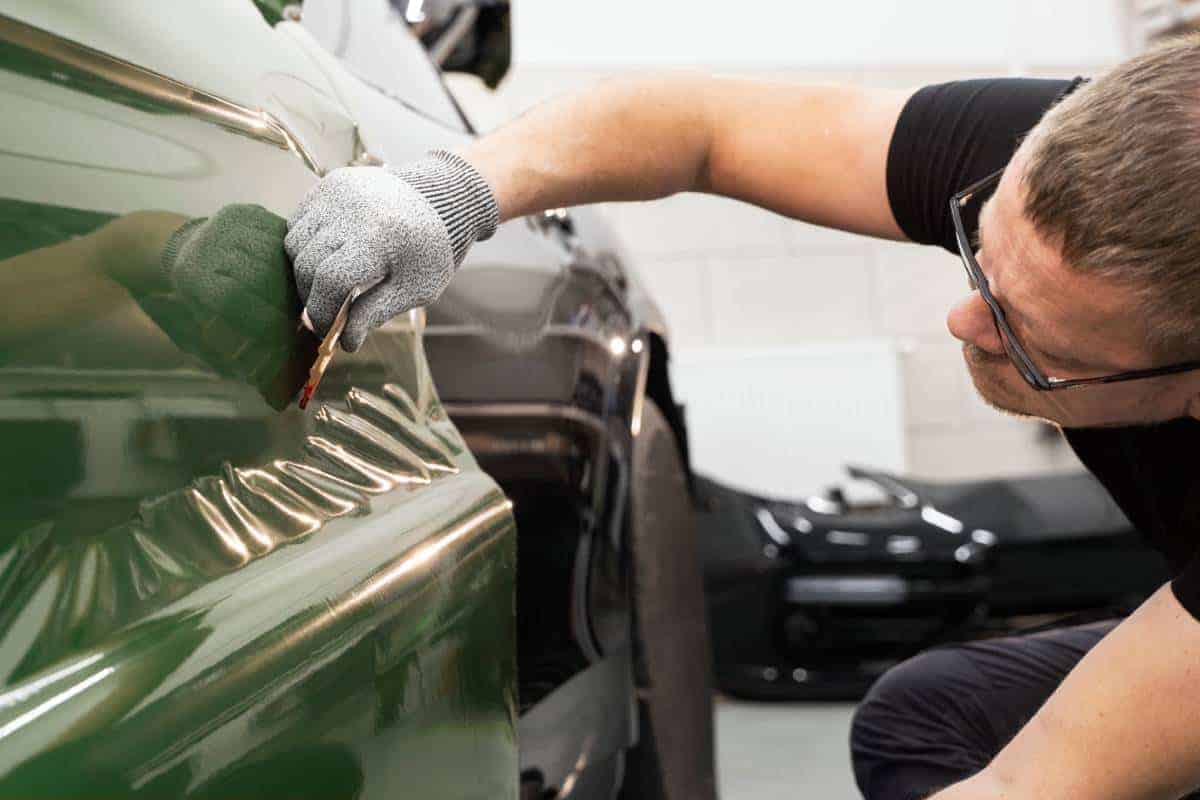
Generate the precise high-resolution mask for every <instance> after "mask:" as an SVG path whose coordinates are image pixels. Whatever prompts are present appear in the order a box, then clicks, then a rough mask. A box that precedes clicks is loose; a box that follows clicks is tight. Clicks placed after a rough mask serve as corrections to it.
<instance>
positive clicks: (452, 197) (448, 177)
mask: <svg viewBox="0 0 1200 800" xmlns="http://www.w3.org/2000/svg"><path fill="white" fill-rule="evenodd" d="M389 171H390V172H391V173H392V174H393V175H395V176H396V177H398V178H400V179H401V180H403V181H404V182H405V183H407V184H408V185H409V186H411V187H413V188H414V189H416V190H417V192H418V193H419V194H420V195H421V196H422V197H424V198H425V200H426V201H427V202H428V203H429V205H431V206H433V210H434V211H436V212H437V215H438V216H439V217H440V218H441V220H442V223H443V224H444V225H445V226H446V232H447V233H448V234H449V236H450V249H451V250H453V251H454V266H455V268H457V267H458V265H459V264H461V263H462V260H463V258H464V257H465V256H466V254H467V249H468V248H469V247H470V246H471V244H472V243H473V242H477V241H483V240H484V239H488V238H491V236H492V234H493V233H495V232H496V226H497V225H498V224H499V223H500V207H499V205H497V204H496V197H495V195H494V194H493V193H492V187H491V186H489V185H488V182H487V181H486V180H485V179H484V177H483V176H482V175H480V174H479V172H478V171H477V170H476V169H475V168H474V167H473V166H471V163H470V162H469V161H467V160H466V159H465V158H463V157H462V156H459V155H456V154H455V153H451V152H449V151H447V150H433V151H431V152H430V153H429V155H428V156H426V157H425V158H423V159H421V160H420V161H414V162H413V163H411V164H405V165H404V166H402V167H398V168H395V169H389Z"/></svg>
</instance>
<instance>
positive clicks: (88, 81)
mask: <svg viewBox="0 0 1200 800" xmlns="http://www.w3.org/2000/svg"><path fill="white" fill-rule="evenodd" d="M104 5H105V6H106V7H105V8H104V9H101V10H97V8H95V7H92V6H89V5H88V4H84V3H67V2H57V3H49V4H43V3H32V2H30V3H18V2H13V3H4V4H2V5H0V107H3V108H4V109H5V117H6V119H5V122H4V123H3V128H2V130H0V187H3V188H0V290H2V291H3V294H0V309H2V310H0V442H3V453H4V457H3V461H2V462H0V502H2V504H3V505H2V508H3V512H2V515H0V796H3V797H61V796H77V797H87V796H97V797H98V796H105V797H113V796H147V797H233V796H255V797H272V796H279V797H283V796H287V797H306V796H311V797H345V798H350V797H381V796H390V797H407V796H412V797H455V798H472V797H478V798H484V797H486V798H505V797H516V794H517V744H516V734H515V726H516V697H515V693H516V690H515V686H516V683H515V681H516V675H515V651H514V648H515V629H514V624H515V622H514V613H515V610H514V596H515V595H514V592H515V567H516V564H515V542H516V531H515V526H514V523H513V516H512V506H511V503H510V502H509V501H508V499H507V498H506V497H505V496H504V495H503V493H502V492H501V491H500V490H499V488H498V487H497V485H496V484H495V482H494V481H493V480H492V479H491V478H490V477H488V476H487V475H486V474H485V473H484V472H483V471H481V470H480V468H479V466H478V465H477V463H476V461H475V459H474V458H473V456H472V455H471V453H470V452H469V450H468V449H467V447H466V446H465V444H464V441H463V439H462V438H461V437H460V435H459V433H458V431H457V430H456V428H455V427H454V425H453V424H452V423H451V422H450V420H449V418H448V416H447V415H446V412H445V411H444V409H443V408H442V406H441V404H440V402H439V400H438V396H437V392H436V391H435V387H434V385H433V382H432V380H431V378H430V372H429V368H428V365H427V363H426V360H425V351H424V347H423V343H422V329H423V324H424V318H423V316H422V314H421V313H420V312H412V313H410V314H409V315H407V317H406V318H403V319H401V320H399V321H397V322H396V323H394V324H392V325H391V326H389V327H388V328H386V329H384V330H382V331H380V332H378V333H377V334H376V335H374V336H372V337H371V338H370V339H369V340H368V342H367V343H366V345H364V347H363V348H362V349H361V350H360V351H359V352H357V353H354V354H344V353H343V354H339V355H338V357H337V358H335V360H334V362H333V366H332V368H331V369H330V371H329V373H328V374H327V375H326V376H325V380H324V382H323V383H322V384H321V386H320V388H319V389H318V392H317V396H316V398H315V401H314V403H313V404H312V405H311V406H310V407H309V410H308V411H307V412H302V411H300V410H299V409H298V408H297V407H296V405H295V403H294V401H293V398H294V396H295V392H296V390H297V389H298V388H299V386H300V383H301V382H302V381H303V380H304V377H305V375H306V372H307V368H308V365H309V364H310V363H311V359H312V355H313V351H314V346H315V342H314V340H313V338H312V336H311V334H308V333H307V332H306V331H303V330H302V329H299V328H298V327H297V326H296V325H295V321H296V319H297V318H298V312H299V301H298V299H297V297H296V291H295V287H294V286H293V285H292V284H291V283H290V270H288V269H286V264H285V262H281V261H279V259H278V257H277V256H270V255H264V253H265V252H266V251H261V252H260V251H258V250H255V248H254V247H253V246H251V245H250V244H247V243H246V241H245V240H242V239H238V238H237V237H232V238H231V239H230V243H229V244H227V247H229V248H231V249H230V250H228V251H226V252H223V251H222V250H221V249H220V248H221V245H220V244H219V243H218V244H213V243H212V242H208V244H207V245H206V247H208V250H207V251H206V257H207V258H209V259H211V261H212V263H217V264H222V263H229V264H241V265H245V264H247V263H249V264H251V265H252V266H253V268H252V270H251V272H253V271H254V270H258V273H257V277H256V278H255V279H254V280H249V279H247V280H245V281H243V282H242V283H239V282H238V280H231V281H227V282H225V283H222V284H220V285H216V284H214V285H212V286H208V287H207V288H202V289H201V290H200V291H208V292H211V296H207V297H204V298H202V300H203V302H200V303H198V302H197V301H196V298H195V296H193V295H190V294H188V293H187V292H182V291H179V290H177V289H176V288H173V287H172V284H171V283H170V281H169V280H164V277H163V273H164V270H166V269H167V268H168V267H166V266H164V264H167V263H168V262H169V260H170V257H169V255H168V256H167V257H166V259H164V253H165V252H168V251H169V248H168V244H169V243H171V242H174V241H176V238H175V237H176V234H177V233H178V232H179V231H180V230H181V229H184V228H186V226H185V223H187V222H188V221H189V220H193V219H197V218H205V219H210V220H220V219H224V218H225V217H228V216H229V215H230V214H232V215H234V216H236V215H237V214H239V213H242V212H239V211H237V209H249V210H248V211H245V212H244V213H245V214H248V215H250V217H251V218H252V219H253V220H255V222H254V226H257V227H253V226H252V227H253V230H254V231H256V232H257V233H256V234H255V235H256V236H259V237H260V238H259V239H254V241H260V240H261V237H263V236H266V237H269V236H271V235H274V234H272V230H278V232H279V233H278V235H279V236H282V230H283V229H282V228H281V227H280V226H282V220H281V219H280V218H279V216H278V215H283V214H286V213H288V212H289V211H290V209H291V208H292V207H294V205H295V203H296V202H297V201H298V200H299V198H300V197H301V196H302V195H303V193H304V191H305V190H306V189H307V187H308V186H309V185H311V183H312V182H313V180H314V179H315V175H314V171H316V172H320V171H324V170H326V169H329V168H332V167H334V166H339V165H341V164H345V163H350V162H351V161H353V160H354V159H355V158H358V157H360V156H361V155H362V153H363V150H364V147H365V145H364V143H363V142H362V141H361V139H360V137H359V135H358V132H357V130H356V129H355V127H354V125H353V124H350V123H348V120H350V119H352V118H353V114H352V113H351V112H352V110H353V106H354V101H353V99H351V100H348V101H345V102H343V101H344V100H345V98H346V93H345V92H343V91H340V90H335V89H334V87H333V82H332V80H331V79H330V78H329V77H328V75H327V73H326V72H324V71H322V69H321V67H320V64H319V62H318V61H317V60H316V59H314V58H312V57H310V56H309V55H307V54H306V53H305V52H304V48H303V47H302V46H301V45H302V44H303V42H302V41H301V39H302V35H301V34H297V33H296V32H295V31H293V32H292V33H291V34H285V33H284V32H282V30H281V29H282V28H283V27H285V26H287V25H288V24H289V23H286V22H284V23H281V25H279V26H276V27H272V26H270V25H268V24H267V22H266V21H265V20H264V18H263V16H262V15H261V14H260V13H259V12H258V11H257V10H256V9H255V7H254V5H252V4H251V3H250V2H245V3H236V2H217V3H211V4H202V5H203V6H204V8H202V9H193V8H186V9H184V8H181V9H179V10H178V11H169V12H163V11H162V10H161V7H160V6H159V5H158V4H151V3H143V2H136V3H129V4H124V3H123V4H121V6H120V8H119V9H118V8H115V7H112V6H108V4H104ZM189 5H190V4H189ZM150 9H156V10H157V11H156V13H153V14H152V13H151V12H150ZM139 11H140V12H144V13H145V14H146V15H147V17H146V19H148V20H151V19H159V20H160V21H159V22H157V23H151V22H147V23H146V26H147V29H146V30H139V29H137V28H135V27H130V26H129V25H124V26H123V25H122V24H121V23H122V21H124V22H129V21H130V20H136V19H138V16H137V14H138V13H139ZM171 17H174V19H169V18H171ZM160 18H168V20H169V22H170V25H171V26H173V27H174V28H175V29H177V30H178V29H182V30H187V31H188V36H187V37H186V39H184V38H178V39H177V40H169V41H162V42H159V43H158V46H157V49H156V48H155V46H152V44H147V43H146V41H145V40H146V38H147V36H146V35H147V34H148V33H152V32H153V31H152V30H149V28H150V27H153V24H158V25H160V26H161V25H163V24H165V23H162V22H161V19H160ZM188 26H205V27H204V30H202V31H197V30H195V29H194V28H189V27H188ZM222 37H224V39H222ZM196 41H200V42H205V41H207V46H208V47H209V48H211V49H213V50H220V49H221V48H222V47H225V46H229V47H231V48H232V47H238V48H241V50H242V51H243V52H245V51H246V48H250V51H251V55H250V56H248V57H247V59H243V60H242V61H241V62H239V63H238V64H237V65H236V68H235V67H234V66H230V65H224V66H222V67H219V68H218V67H213V68H212V70H211V71H212V75H213V77H212V80H211V81H206V80H202V79H199V78H198V77H197V76H198V75H203V74H204V65H205V63H206V62H205V61H204V59H205V58H209V59H210V60H211V58H212V54H211V53H198V52H190V51H189V50H188V49H187V46H186V45H187V42H196ZM263 65H267V66H263ZM314 120H316V122H313V121H314ZM413 124H414V125H418V124H423V123H419V122H414V123H413ZM429 125H430V127H429V130H430V131H431V132H436V135H435V133H430V135H429V136H424V135H416V136H414V137H413V138H414V141H418V142H420V143H421V144H420V146H421V147H422V148H423V147H425V146H429V145H430V141H429V140H430V138H434V139H437V138H439V137H440V141H435V142H433V144H445V143H448V142H452V141H454V140H455V139H454V137H455V136H456V135H457V134H454V133H452V132H450V131H448V130H446V129H445V126H441V127H438V126H434V125H433V124H432V123H429ZM417 146H418V145H417V144H414V145H413V147H417ZM229 208H233V209H234V211H232V212H230V211H228V210H224V211H223V209H229ZM223 214H224V215H225V217H223V216H222V215H223ZM192 224H194V223H192ZM272 226H274V228H273V227H272ZM275 251H276V252H278V248H276V249H275Z"/></svg>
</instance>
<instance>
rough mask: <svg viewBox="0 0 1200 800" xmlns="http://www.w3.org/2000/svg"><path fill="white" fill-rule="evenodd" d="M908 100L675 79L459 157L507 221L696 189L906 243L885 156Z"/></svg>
mask: <svg viewBox="0 0 1200 800" xmlns="http://www.w3.org/2000/svg"><path fill="white" fill-rule="evenodd" d="M910 95H911V92H910V91H896V90H881V89H865V88H860V87H853V86H832V85H814V84H797V83H773V82H766V81H758V80H746V79H740V78H721V77H711V76H705V75H692V74H670V75H656V76H646V77H636V78H621V79H615V80H610V81H607V82H604V83H601V84H599V85H597V86H595V87H594V88H591V89H589V90H586V91H584V92H580V93H577V94H574V95H570V96H567V97H563V98H559V99H556V100H553V101H550V102H548V103H545V104H543V105H541V106H538V107H536V108H534V109H532V110H531V111H529V112H528V113H527V114H525V115H524V116H522V117H520V118H519V119H517V120H515V121H514V122H512V123H510V124H509V125H507V126H505V127H503V128H501V129H500V130H498V131H496V132H494V133H492V134H490V135H488V136H485V137H483V138H482V139H479V140H477V141H475V142H473V143H472V144H471V145H469V146H468V147H466V148H465V149H464V150H463V155H464V156H465V157H466V158H467V159H468V160H469V161H471V162H472V164H473V165H474V166H475V167H476V168H477V169H478V170H479V171H480V172H481V173H482V174H483V175H484V177H485V178H487V180H488V182H489V183H490V184H491V186H492V187H493V189H494V191H495V193H496V197H497V201H498V202H499V205H500V214H501V218H502V219H511V218H513V217H518V216H522V215H524V214H530V213H533V212H536V211H540V210H543V209H547V208H554V207H558V206H568V205H579V204H583V203H594V202H605V201H614V200H649V199H653V198H658V197H665V196H667V195H670V194H674V193H676V192H684V191H701V192H710V193H713V194H719V195H725V196H728V197H734V198H738V199H741V200H746V201H748V202H751V203H755V204H757V205H760V206H762V207H764V208H768V209H770V210H772V211H776V212H779V213H781V214H786V215H788V216H791V217H795V218H797V219H802V220H805V221H808V222H814V223H817V224H821V225H826V226H830V227H835V228H842V229H844V230H850V231H855V232H858V233H866V234H871V235H875V236H882V237H887V238H895V239H899V238H903V236H902V234H901V232H900V230H899V228H898V226H897V225H896V221H895V219H894V218H893V216H892V212H891V208H890V206H889V204H888V198H887V184H886V167H887V150H888V145H889V143H890V141H891V137H892V132H893V130H894V129H895V125H896V120H897V118H898V117H899V114H900V111H901V109H902V108H903V106H904V103H905V101H906V100H907V99H908V97H909V96H910Z"/></svg>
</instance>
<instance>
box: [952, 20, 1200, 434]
mask: <svg viewBox="0 0 1200 800" xmlns="http://www.w3.org/2000/svg"><path fill="white" fill-rule="evenodd" d="M978 261H979V264H980V267H981V268H982V270H983V272H984V274H985V275H986V276H987V278H988V283H989V286H990V287H991V289H992V291H993V294H995V295H996V298H997V300H998V301H999V303H1000V305H1001V307H1003V308H1004V310H1005V312H1006V314H1007V316H1008V319H1009V322H1010V323H1011V325H1012V327H1013V329H1014V332H1015V333H1016V335H1017V337H1018V338H1019V340H1020V341H1021V344H1022V345H1023V346H1024V347H1025V349H1026V350H1028V351H1029V354H1030V356H1031V357H1032V359H1033V360H1034V362H1035V363H1036V364H1037V365H1038V366H1039V367H1040V368H1041V369H1042V370H1043V371H1044V372H1045V373H1047V374H1048V375H1051V376H1054V377H1063V378H1081V377H1094V376H1097V375H1103V374H1109V373H1115V372H1122V371H1126V370H1134V369H1144V368H1149V367H1156V366H1162V365H1165V364H1171V363H1175V362H1179V361H1185V360H1190V359H1196V358H1200V38H1196V37H1188V38H1184V39H1179V40H1176V41H1174V42H1171V43H1168V44H1166V45H1164V46H1162V47H1159V48H1157V49H1155V50H1154V51H1151V52H1150V53H1147V54H1145V55H1143V56H1140V57H1138V58H1135V59H1133V60H1131V61H1128V62H1125V63H1124V64H1121V65H1120V66H1118V67H1116V68H1115V69H1113V70H1112V71H1111V72H1109V73H1106V74H1105V75H1103V76H1101V77H1099V78H1097V79H1096V80H1094V81H1092V82H1091V83H1089V84H1087V85H1085V86H1082V87H1080V88H1079V89H1078V90H1076V91H1075V92H1074V93H1073V94H1072V95H1070V96H1069V97H1067V98H1066V99H1065V100H1063V101H1062V102H1061V103H1060V104H1059V105H1058V106H1056V107H1055V108H1054V109H1052V110H1051V111H1050V112H1049V113H1047V115H1046V116H1045V117H1044V118H1043V119H1042V121H1041V122H1040V123H1039V124H1038V125H1037V127H1035V128H1034V130H1033V131H1031V132H1030V134H1029V136H1028V137H1027V138H1026V140H1025V142H1024V143H1023V144H1022V146H1021V148H1020V150H1019V151H1018V152H1017V154H1016V155H1015V156H1014V158H1013V160H1012V162H1011V163H1010V164H1009V166H1008V168H1007V169H1006V170H1005V173H1004V176H1003V178H1002V179H1001V182H1000V185H999V186H998V187H997V189H996V191H995V194H994V195H993V197H992V199H991V200H990V201H989V202H988V203H987V204H986V205H985V207H984V209H983V212H982V213H981V216H980V241H979V251H978ZM948 324H949V327H950V330H951V332H952V333H953V334H954V335H955V336H957V337H958V338H959V339H961V340H963V342H964V343H965V346H964V352H965V355H966V358H967V362H968V366H969V367H970V370H971V375H972V378H973V379H974V381H975V384H976V387H977V388H978V389H979V391H980V393H981V394H982V395H983V396H984V398H985V399H986V400H988V401H989V402H991V403H993V404H994V405H996V406H998V407H1000V408H1002V409H1004V410H1008V411H1013V412H1016V413H1021V414H1030V415H1034V416H1039V417H1044V418H1046V419H1051V420H1054V421H1056V422H1059V423H1062V424H1064V425H1068V426H1093V425H1119V424H1130V423H1138V422H1152V421H1159V420H1165V419H1171V418H1173V417H1178V416H1189V415H1190V416H1198V417H1200V373H1196V372H1191V373H1184V374H1181V375H1172V376H1166V377H1159V378H1149V379H1144V380H1138V381H1132V382H1128V383H1116V384H1108V385H1100V386H1094V387H1086V388H1080V389H1068V390H1063V391H1055V392H1039V391H1036V390H1034V389H1032V388H1031V387H1029V386H1028V385H1027V384H1026V383H1025V382H1024V381H1023V380H1022V379H1021V377H1020V376H1019V375H1018V373H1017V371H1016V369H1015V368H1014V367H1013V366H1012V364H1011V362H1010V361H1009V360H1008V358H1007V356H1006V355H1005V352H1004V348H1003V345H1002V343H1001V340H1000V338H999V335H998V334H997V332H996V329H995V327H994V325H993V323H992V319H991V315H990V312H989V310H988V308H987V306H986V304H985V303H984V301H983V299H982V298H981V297H980V296H979V294H978V293H977V292H976V293H972V294H971V295H969V296H968V297H967V298H965V299H964V300H963V301H962V302H960V303H959V304H958V305H957V306H955V308H954V309H953V310H952V311H951V312H950V316H949V319H948Z"/></svg>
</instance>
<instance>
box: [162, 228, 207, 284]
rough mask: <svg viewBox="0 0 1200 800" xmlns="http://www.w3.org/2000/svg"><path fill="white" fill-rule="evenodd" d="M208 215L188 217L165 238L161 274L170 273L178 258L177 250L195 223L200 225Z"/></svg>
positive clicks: (180, 248)
mask: <svg viewBox="0 0 1200 800" xmlns="http://www.w3.org/2000/svg"><path fill="white" fill-rule="evenodd" d="M207 219H208V217H196V218H194V219H189V220H188V221H187V222H185V223H183V224H182V225H180V226H179V227H178V228H176V229H175V232H174V233H172V234H171V238H170V239H168V240H167V246H166V247H164V248H163V251H162V270H163V274H165V275H166V276H168V278H169V277H170V275H171V270H172V268H173V267H174V266H175V260H176V259H178V258H179V251H180V250H182V249H183V245H184V244H185V243H186V242H187V240H188V238H189V237H190V236H191V235H192V231H193V230H195V228H196V226H197V225H201V224H203V223H204V221H205V220H207Z"/></svg>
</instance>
